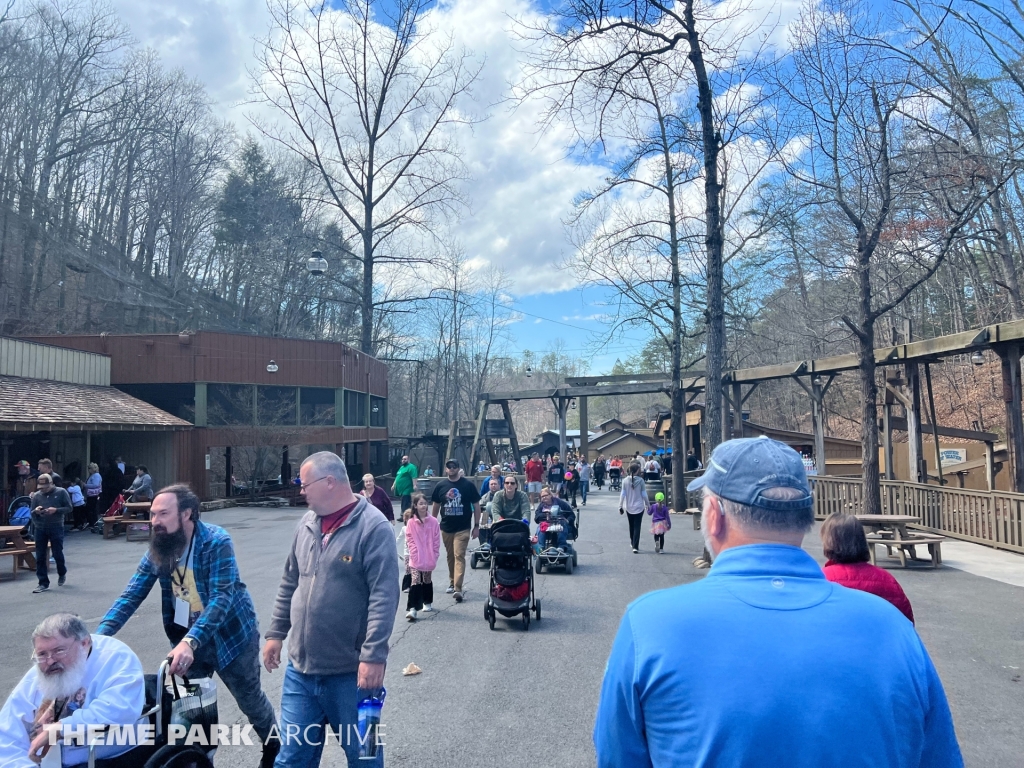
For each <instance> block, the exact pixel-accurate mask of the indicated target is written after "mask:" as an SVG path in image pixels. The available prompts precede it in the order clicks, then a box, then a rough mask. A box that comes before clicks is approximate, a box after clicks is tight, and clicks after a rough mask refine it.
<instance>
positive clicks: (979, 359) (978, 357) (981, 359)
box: [971, 349, 985, 365]
mask: <svg viewBox="0 0 1024 768" xmlns="http://www.w3.org/2000/svg"><path fill="white" fill-rule="evenodd" d="M971 362H972V363H974V364H975V365H984V364H985V355H984V354H983V353H982V351H981V350H980V349H976V350H974V354H973V355H971Z"/></svg>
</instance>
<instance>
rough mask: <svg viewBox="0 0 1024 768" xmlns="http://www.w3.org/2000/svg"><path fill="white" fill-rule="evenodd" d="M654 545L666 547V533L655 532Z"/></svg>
mask: <svg viewBox="0 0 1024 768" xmlns="http://www.w3.org/2000/svg"><path fill="white" fill-rule="evenodd" d="M654 546H656V547H661V548H662V549H664V548H665V534H664V533H656V534H654Z"/></svg>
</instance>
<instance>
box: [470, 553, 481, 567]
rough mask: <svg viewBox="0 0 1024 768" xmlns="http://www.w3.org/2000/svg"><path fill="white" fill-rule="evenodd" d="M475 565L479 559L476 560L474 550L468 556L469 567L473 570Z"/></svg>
mask: <svg viewBox="0 0 1024 768" xmlns="http://www.w3.org/2000/svg"><path fill="white" fill-rule="evenodd" d="M477 565H479V561H478V560H477V557H476V552H474V553H473V554H472V555H471V556H470V558H469V567H470V568H472V569H473V570H474V571H475V570H476V567H477Z"/></svg>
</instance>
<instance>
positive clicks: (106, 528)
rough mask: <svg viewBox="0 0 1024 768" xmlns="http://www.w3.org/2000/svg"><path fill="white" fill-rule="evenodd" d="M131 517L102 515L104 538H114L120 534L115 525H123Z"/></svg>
mask: <svg viewBox="0 0 1024 768" xmlns="http://www.w3.org/2000/svg"><path fill="white" fill-rule="evenodd" d="M130 519H131V518H128V517H125V516H124V515H117V516H115V517H104V518H103V538H104V539H116V538H117V537H118V536H120V535H121V532H120V531H119V530H117V526H119V525H124V524H125V523H126V522H127V521H128V520H130Z"/></svg>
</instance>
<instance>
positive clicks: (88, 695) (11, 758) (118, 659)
mask: <svg viewBox="0 0 1024 768" xmlns="http://www.w3.org/2000/svg"><path fill="white" fill-rule="evenodd" d="M32 648H33V654H32V660H33V661H34V662H35V663H34V664H33V666H32V668H31V669H30V670H29V671H28V672H27V673H25V676H24V677H23V678H21V682H20V683H18V685H17V687H16V688H15V689H14V690H13V691H12V692H11V695H10V696H9V697H8V698H7V702H6V703H5V704H4V706H3V709H0V766H3V767H4V768H34V767H35V766H36V765H38V764H39V763H40V761H41V760H42V759H43V756H44V755H45V753H46V752H47V751H48V750H49V749H58V748H59V749H62V753H61V757H62V763H63V765H65V766H72V765H80V764H82V763H85V762H86V761H87V760H88V757H89V756H88V747H86V746H84V743H83V745H82V746H74V745H73V743H74V738H73V737H74V735H75V734H76V733H77V734H81V735H82V737H83V742H84V737H85V734H87V733H88V730H89V727H90V726H93V727H94V728H95V727H104V726H108V725H118V726H121V727H134V726H135V725H137V724H139V723H142V722H144V720H143V719H142V718H141V717H140V715H141V714H142V710H143V707H144V706H145V702H146V691H145V677H144V675H143V671H142V663H141V662H140V661H139V658H138V656H136V655H135V653H134V651H132V649H131V648H129V647H128V646H127V645H125V644H124V643H122V642H121V641H120V640H115V639H114V638H112V637H102V636H100V635H90V634H89V630H88V629H86V626H85V624H84V623H83V622H82V620H81V619H80V618H78V617H77V616H75V615H74V614H71V613H55V614H54V615H52V616H48V617H47V618H45V619H43V621H42V622H41V623H40V624H39V626H37V627H36V628H35V631H34V632H33V633H32ZM58 722H59V723H60V727H61V735H63V737H65V738H61V737H60V736H55V737H54V738H55V739H56V740H57V741H58V742H60V743H63V742H64V741H65V739H66V740H67V741H68V745H66V746H61V747H51V746H50V740H51V739H50V734H49V730H48V728H47V726H49V725H51V724H54V723H58ZM132 746H133V745H131V744H128V745H124V746H116V745H110V746H101V747H98V748H97V750H96V756H97V757H98V758H111V757H116V756H117V755H119V754H121V753H123V752H126V751H128V750H129V749H131V748H132Z"/></svg>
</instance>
